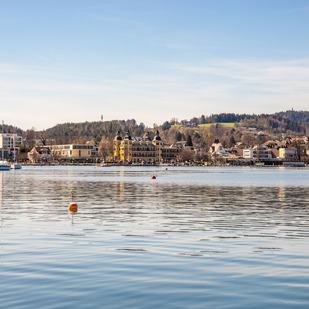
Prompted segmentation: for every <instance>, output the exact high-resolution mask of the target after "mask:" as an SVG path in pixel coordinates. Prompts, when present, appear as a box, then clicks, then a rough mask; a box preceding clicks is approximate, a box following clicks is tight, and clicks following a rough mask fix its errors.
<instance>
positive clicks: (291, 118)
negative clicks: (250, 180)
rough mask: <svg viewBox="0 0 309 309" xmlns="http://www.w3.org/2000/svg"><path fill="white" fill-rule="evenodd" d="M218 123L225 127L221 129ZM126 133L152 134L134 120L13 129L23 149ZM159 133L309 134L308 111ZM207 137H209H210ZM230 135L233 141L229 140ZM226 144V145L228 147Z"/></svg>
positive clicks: (181, 137) (169, 127) (204, 119)
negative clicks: (24, 142)
mask: <svg viewBox="0 0 309 309" xmlns="http://www.w3.org/2000/svg"><path fill="white" fill-rule="evenodd" d="M222 124H225V125H224V126H222ZM14 129H16V128H13V127H10V126H5V130H4V131H5V132H7V131H10V132H12V131H14ZM128 129H129V130H130V132H131V135H132V136H143V134H144V133H145V132H146V131H150V136H152V135H153V132H154V128H145V125H144V124H143V123H140V124H138V123H137V122H136V121H135V120H134V119H129V120H113V121H104V122H102V121H96V122H82V123H63V124H58V125H56V126H54V127H52V128H49V129H47V130H46V131H34V130H27V131H22V132H21V130H20V129H17V133H22V134H23V136H24V137H25V138H26V144H27V145H26V148H31V147H33V145H34V143H35V140H39V141H41V143H42V144H67V143H81V144H83V143H86V142H87V141H91V140H92V141H94V142H95V143H99V142H100V141H101V139H102V138H103V139H106V140H109V141H111V140H112V139H113V138H114V137H115V135H116V132H117V131H120V132H121V135H125V132H126V131H127V130H128ZM157 129H158V130H159V131H160V134H161V137H162V139H163V140H164V141H165V142H166V143H174V142H176V141H185V140H186V139H187V138H188V135H192V137H193V140H194V142H195V143H196V144H199V143H207V144H209V143H211V141H212V140H213V139H214V138H219V139H222V138H224V140H226V141H231V143H232V141H234V140H235V141H240V140H241V139H242V140H243V139H244V138H242V136H243V135H244V134H246V133H245V132H246V130H252V129H255V130H258V131H263V132H264V133H265V134H266V135H269V136H271V135H278V136H280V135H281V134H282V133H283V134H285V135H286V136H300V135H307V136H308V135H309V112H308V111H298V112H297V111H293V110H292V111H286V112H280V113H275V114H271V115H269V114H261V115H254V114H253V115H250V114H233V113H221V114H214V115H210V116H204V115H202V116H200V117H198V118H197V117H194V118H192V119H190V120H182V121H180V122H176V120H175V119H172V120H170V121H165V122H164V123H163V124H162V125H159V126H158V127H156V128H155V130H157ZM210 136H211V138H210ZM232 136H233V138H232ZM231 143H230V142H229V144H231Z"/></svg>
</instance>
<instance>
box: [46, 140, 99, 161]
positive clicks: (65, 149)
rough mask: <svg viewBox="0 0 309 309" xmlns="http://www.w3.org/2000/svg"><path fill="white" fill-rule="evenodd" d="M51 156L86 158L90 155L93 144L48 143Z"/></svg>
mask: <svg viewBox="0 0 309 309" xmlns="http://www.w3.org/2000/svg"><path fill="white" fill-rule="evenodd" d="M48 147H49V148H50V152H51V156H52V158H59V159H65V158H67V159H69V158H70V159H88V158H90V157H91V155H92V153H93V151H94V146H93V145H90V144H82V145H80V144H69V145H50V146H48Z"/></svg>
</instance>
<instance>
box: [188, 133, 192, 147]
mask: <svg viewBox="0 0 309 309" xmlns="http://www.w3.org/2000/svg"><path fill="white" fill-rule="evenodd" d="M186 146H189V147H192V146H193V143H192V137H191V135H190V134H188V136H187V140H186Z"/></svg>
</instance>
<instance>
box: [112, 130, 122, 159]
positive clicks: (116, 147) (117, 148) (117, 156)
mask: <svg viewBox="0 0 309 309" xmlns="http://www.w3.org/2000/svg"><path fill="white" fill-rule="evenodd" d="M121 141H122V138H121V136H120V132H119V131H118V132H117V134H116V137H115V139H114V142H113V146H114V160H115V161H117V162H119V161H120V145H121Z"/></svg>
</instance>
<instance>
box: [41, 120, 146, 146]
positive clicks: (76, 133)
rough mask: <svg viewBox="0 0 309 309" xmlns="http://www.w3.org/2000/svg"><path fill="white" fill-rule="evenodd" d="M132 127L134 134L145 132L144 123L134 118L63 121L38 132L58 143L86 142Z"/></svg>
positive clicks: (112, 135) (113, 134) (111, 135)
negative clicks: (78, 121)
mask: <svg viewBox="0 0 309 309" xmlns="http://www.w3.org/2000/svg"><path fill="white" fill-rule="evenodd" d="M128 129H130V131H131V133H132V135H133V136H140V135H142V134H143V133H144V130H145V126H144V124H143V123H141V124H137V123H136V121H135V120H134V119H130V120H126V121H125V120H113V121H104V122H102V121H95V122H88V121H87V122H81V123H63V124H57V125H56V126H54V127H52V128H50V129H47V130H46V131H44V132H38V133H39V134H40V135H41V136H42V137H43V139H54V140H55V141H56V143H57V144H58V143H61V144H62V143H69V142H73V141H74V142H76V143H85V142H86V141H89V140H94V141H95V142H100V140H101V138H102V137H106V138H111V137H112V138H114V136H115V134H116V132H117V131H121V132H125V131H126V130H128Z"/></svg>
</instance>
